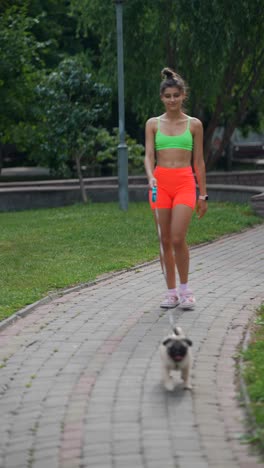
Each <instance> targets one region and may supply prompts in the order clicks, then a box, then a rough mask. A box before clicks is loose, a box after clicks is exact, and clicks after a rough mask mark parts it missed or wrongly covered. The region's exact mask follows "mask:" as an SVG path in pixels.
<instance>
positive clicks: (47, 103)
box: [35, 58, 110, 172]
mask: <svg viewBox="0 0 264 468" xmlns="http://www.w3.org/2000/svg"><path fill="white" fill-rule="evenodd" d="M37 93H38V95H39V99H40V108H41V113H40V116H39V117H40V126H39V128H40V135H41V140H42V141H41V142H40V149H41V152H40V153H39V154H38V155H37V156H35V157H41V160H39V161H41V162H42V163H46V164H48V165H49V166H50V167H51V168H52V169H53V170H54V171H55V172H64V171H65V169H66V168H67V164H68V163H69V162H71V161H73V160H74V158H75V157H76V156H78V157H82V158H83V159H84V158H86V159H87V160H88V161H89V158H90V155H89V154H88V153H87V148H88V146H89V144H90V140H91V139H92V138H93V137H94V134H95V132H96V125H97V124H98V122H99V121H101V120H103V119H105V118H106V116H107V113H108V108H109V96H110V89H109V88H106V87H105V86H104V85H103V84H101V83H96V82H94V80H93V79H92V76H91V74H90V73H89V72H88V70H87V68H86V67H85V66H84V65H83V63H82V62H81V61H80V60H78V58H75V59H73V58H72V59H65V60H63V61H62V62H61V63H60V64H59V66H58V68H57V69H55V70H54V71H53V72H52V73H50V74H49V75H48V76H47V77H46V78H45V79H44V80H43V81H42V83H41V84H40V85H39V86H38V87H37ZM91 158H93V155H92V156H91Z"/></svg>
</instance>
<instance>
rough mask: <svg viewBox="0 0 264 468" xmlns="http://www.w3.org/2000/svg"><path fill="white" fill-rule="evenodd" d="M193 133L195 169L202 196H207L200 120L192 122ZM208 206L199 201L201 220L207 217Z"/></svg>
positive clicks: (204, 202) (198, 208) (197, 209)
mask: <svg viewBox="0 0 264 468" xmlns="http://www.w3.org/2000/svg"><path fill="white" fill-rule="evenodd" d="M192 133H193V137H194V145H193V167H194V172H195V175H196V180H197V183H198V187H199V192H200V195H206V174H205V163H204V156H203V125H202V122H201V121H200V120H198V119H193V120H192ZM207 208H208V205H207V201H205V200H199V199H198V201H197V207H196V211H197V213H198V216H199V218H202V216H204V215H205V213H206V211H207Z"/></svg>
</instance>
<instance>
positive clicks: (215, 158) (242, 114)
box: [207, 57, 264, 169]
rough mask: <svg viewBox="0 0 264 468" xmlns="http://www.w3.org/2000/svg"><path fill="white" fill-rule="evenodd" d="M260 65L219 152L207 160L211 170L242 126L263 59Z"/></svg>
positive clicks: (227, 129)
mask: <svg viewBox="0 0 264 468" xmlns="http://www.w3.org/2000/svg"><path fill="white" fill-rule="evenodd" d="M258 65H259V66H258V67H255V68H254V74H253V76H252V79H251V81H250V80H249V78H248V81H249V84H248V86H247V88H246V89H245V90H244V93H243V95H242V96H241V97H240V104H239V107H238V109H237V111H236V113H235V114H234V115H233V118H232V119H230V121H229V123H228V125H227V127H226V128H225V131H224V135H223V138H222V141H221V144H220V146H219V148H218V150H217V151H216V153H215V154H214V156H213V157H211V158H208V159H207V168H208V169H211V168H212V167H213V166H214V165H215V163H216V162H217V161H218V160H219V159H220V157H221V155H222V153H223V151H224V150H225V148H226V146H227V145H228V143H229V141H230V138H231V137H232V134H233V132H234V130H235V128H236V127H237V126H238V125H239V124H240V122H241V121H242V120H243V118H245V115H246V112H247V103H248V97H249V96H250V95H251V92H252V90H253V89H254V87H255V86H256V84H257V82H258V80H259V78H260V76H261V72H262V68H263V66H264V62H263V58H262V57H261V60H260V63H259V64H258Z"/></svg>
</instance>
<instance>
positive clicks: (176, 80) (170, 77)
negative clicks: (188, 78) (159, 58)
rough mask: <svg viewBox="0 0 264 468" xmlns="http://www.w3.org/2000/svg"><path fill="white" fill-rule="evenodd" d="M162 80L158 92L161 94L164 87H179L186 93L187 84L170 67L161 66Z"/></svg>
mask: <svg viewBox="0 0 264 468" xmlns="http://www.w3.org/2000/svg"><path fill="white" fill-rule="evenodd" d="M161 78H162V81H161V83H160V94H163V93H164V91H165V89H166V88H173V87H176V88H179V90H180V91H183V92H184V93H185V94H187V85H186V83H185V81H184V80H183V79H182V77H181V76H180V75H178V73H176V72H175V71H173V70H172V69H171V68H163V70H162V71H161Z"/></svg>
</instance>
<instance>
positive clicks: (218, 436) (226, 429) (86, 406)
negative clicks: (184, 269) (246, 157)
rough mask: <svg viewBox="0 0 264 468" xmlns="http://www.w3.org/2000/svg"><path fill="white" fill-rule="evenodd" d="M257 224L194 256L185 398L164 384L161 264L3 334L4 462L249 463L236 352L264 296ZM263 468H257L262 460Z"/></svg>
mask: <svg viewBox="0 0 264 468" xmlns="http://www.w3.org/2000/svg"><path fill="white" fill-rule="evenodd" d="M263 239H264V226H260V227H257V228H255V229H252V230H249V231H247V232H244V233H242V234H239V235H234V236H231V237H229V238H225V239H221V240H219V241H217V242H215V243H212V244H209V245H204V246H201V247H198V248H195V249H193V250H192V253H191V275H190V282H191V284H192V287H193V289H194V290H195V293H196V297H197V302H198V306H197V308H196V310H195V311H192V312H190V311H189V312H187V311H185V312H182V311H181V310H179V309H175V313H174V315H175V319H176V321H177V322H178V323H179V324H180V325H181V326H182V327H183V329H184V330H185V332H186V334H188V335H189V337H190V338H191V339H192V340H193V343H194V357H195V360H194V366H193V384H194V389H193V391H192V392H188V391H184V390H183V389H182V387H181V385H179V386H178V387H177V388H176V390H175V392H173V393H168V392H166V391H165V390H164V389H163V388H162V386H161V384H160V362H159V356H158V346H159V344H160V341H161V338H162V337H163V336H165V335H166V334H167V332H168V331H169V329H170V327H169V322H168V315H167V313H166V312H163V311H161V310H160V308H159V301H160V299H161V297H162V294H163V292H164V289H165V288H164V280H163V277H162V275H161V272H160V267H159V264H158V263H157V262H154V263H152V264H150V265H147V266H139V267H138V268H137V269H134V270H132V271H129V272H125V273H122V274H120V275H114V276H112V277H111V278H106V279H105V280H103V281H101V282H99V283H98V284H94V285H92V286H90V287H85V288H83V289H80V290H77V291H73V292H70V293H68V294H65V295H64V296H62V297H61V298H56V299H53V300H52V301H51V302H50V303H48V304H44V305H43V304H39V305H38V306H37V307H36V308H35V310H34V311H33V312H31V313H30V314H28V315H27V316H26V317H24V318H20V319H18V320H17V321H16V322H15V323H14V324H13V325H9V326H8V327H6V328H5V329H2V330H0V363H2V365H1V369H0V382H1V386H0V390H1V392H0V414H1V424H0V466H1V467H4V468H16V467H17V468H26V467H27V468H47V467H48V468H75V467H76V468H77V467H87V468H135V467H137V468H172V467H174V468H239V467H240V468H254V467H255V466H260V465H257V464H256V461H255V459H254V458H253V457H252V456H251V455H248V447H247V446H246V445H241V443H240V438H241V434H242V433H243V424H242V420H243V413H241V409H240V408H239V406H238V404H237V397H236V389H235V386H234V385H235V384H234V373H235V361H234V356H235V354H236V348H237V345H238V344H239V342H240V340H241V338H242V336H243V332H244V329H245V327H246V325H247V322H248V319H249V318H250V317H251V316H252V314H253V311H254V309H255V308H256V307H257V306H258V305H259V304H260V302H261V300H263V299H264V290H263V280H264V269H263V260H264V250H263ZM261 466H263V465H261Z"/></svg>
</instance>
